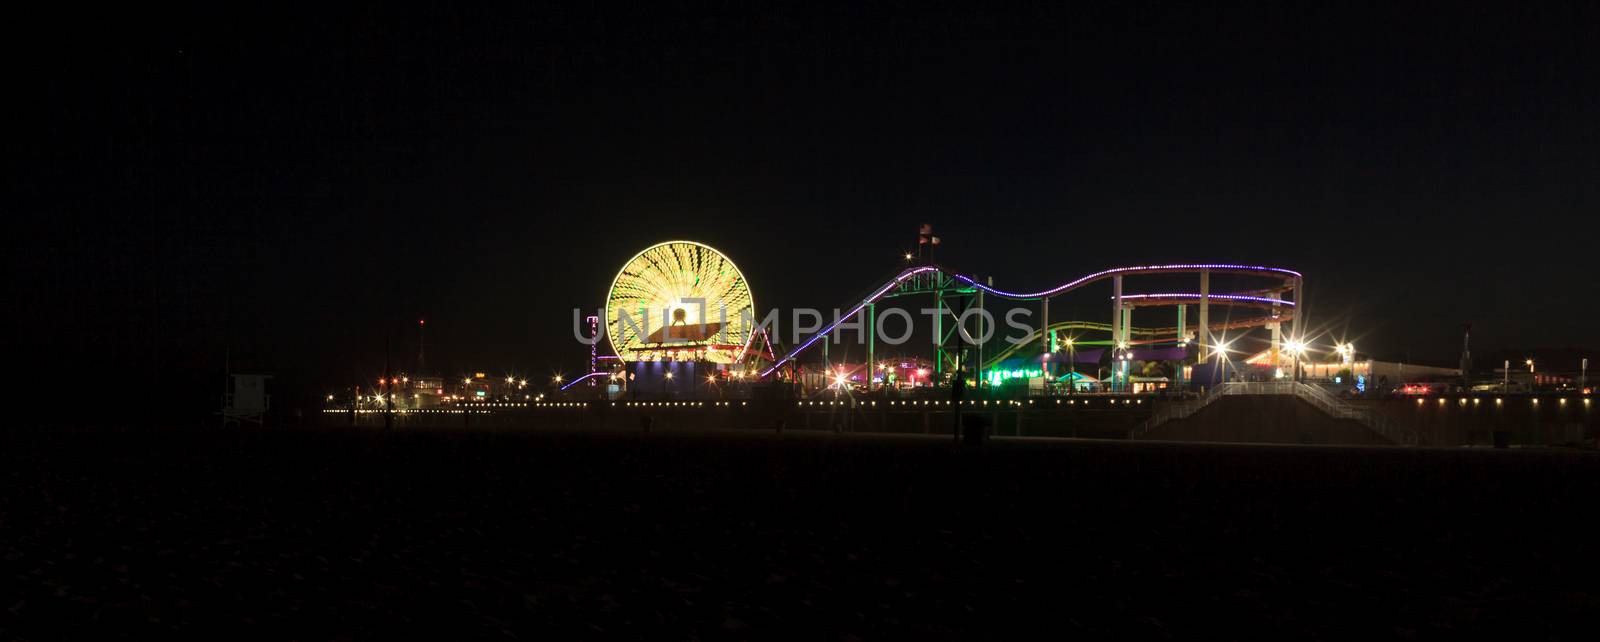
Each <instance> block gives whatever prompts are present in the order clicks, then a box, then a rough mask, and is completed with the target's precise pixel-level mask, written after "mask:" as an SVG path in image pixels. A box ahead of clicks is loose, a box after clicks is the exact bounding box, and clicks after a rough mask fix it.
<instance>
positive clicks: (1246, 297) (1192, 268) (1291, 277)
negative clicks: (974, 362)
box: [761, 263, 1301, 377]
mask: <svg viewBox="0 0 1600 642" xmlns="http://www.w3.org/2000/svg"><path fill="white" fill-rule="evenodd" d="M935 272H943V273H945V274H949V275H950V276H951V278H953V279H955V280H957V281H960V282H962V283H964V284H966V286H967V287H971V288H975V289H978V290H982V291H983V292H985V293H987V294H990V295H993V296H998V297H1001V298H1004V299H1009V300H1013V301H1037V300H1040V299H1045V298H1049V297H1054V296H1057V295H1061V294H1065V293H1067V292H1071V291H1073V290H1076V289H1078V288H1081V287H1083V286H1086V285H1089V284H1091V283H1095V282H1098V281H1102V280H1105V279H1110V278H1114V277H1119V276H1134V275H1151V274H1197V273H1200V272H1210V273H1213V274H1243V275H1250V276H1266V277H1275V278H1278V279H1282V280H1283V285H1282V286H1280V287H1278V288H1273V289H1270V290H1263V291H1261V292H1265V293H1277V292H1281V291H1283V290H1287V289H1291V288H1292V287H1293V285H1292V284H1294V283H1296V282H1298V281H1299V279H1300V278H1301V275H1300V273H1299V272H1296V271H1294V270H1289V269H1284V268H1276V267H1265V266H1255V265H1232V264H1226V263H1179V264H1169V265H1142V266H1130V267H1119V268H1111V269H1109V270H1101V271H1099V272H1095V273H1093V274H1087V275H1084V276H1081V277H1078V278H1076V279H1073V280H1071V281H1068V282H1066V283H1062V284H1061V285H1058V286H1055V287H1053V288H1049V289H1045V290H1039V291H1037V292H1010V291H1006V290H1001V289H998V288H995V287H993V286H990V285H988V284H986V283H984V282H983V281H982V280H980V279H978V277H974V276H967V275H964V274H958V273H955V272H949V271H947V270H944V269H942V268H940V267H939V266H937V265H919V266H915V267H910V268H907V269H905V270H903V271H901V272H900V273H899V274H897V275H895V276H894V278H892V279H889V281H888V282H886V283H884V284H883V285H882V286H880V287H878V288H877V289H874V290H872V291H871V293H870V294H868V295H867V296H866V297H865V298H863V299H862V300H861V302H860V303H857V304H856V305H855V306H854V307H852V308H850V311H849V312H848V313H846V314H843V315H841V316H840V317H839V318H838V320H836V321H834V322H833V323H831V324H828V325H826V326H823V328H822V329H821V330H820V331H818V332H817V333H816V334H813V335H812V336H811V338H809V339H806V340H805V341H803V342H801V343H800V344H799V345H797V346H795V347H794V349H792V350H790V351H789V352H788V353H786V354H784V355H783V357H782V358H780V359H778V360H777V361H776V362H774V363H773V364H772V365H771V366H769V367H767V369H766V370H763V371H761V376H762V377H766V376H768V375H770V374H772V373H773V372H775V371H777V370H778V368H780V367H782V366H783V364H785V363H788V362H790V361H793V360H794V359H795V357H797V356H799V355H800V353H802V352H805V351H806V350H807V349H808V348H810V347H811V346H812V344H815V343H816V342H817V341H818V340H820V339H822V338H823V337H826V336H829V335H830V334H832V333H833V331H834V330H835V329H837V328H838V327H839V326H840V325H841V324H844V323H847V322H849V320H850V319H854V318H855V317H856V315H857V314H860V313H861V311H862V310H863V309H865V308H866V307H867V306H868V305H871V304H873V303H875V302H877V301H878V300H879V299H882V298H883V297H884V296H885V295H888V294H889V293H890V292H892V291H893V290H894V289H895V287H896V286H898V285H900V284H901V283H903V282H905V281H906V280H907V279H910V278H912V277H915V276H917V275H919V274H929V273H935ZM1141 296H1142V297H1143V302H1142V303H1139V302H1136V301H1137V300H1138V299H1137V297H1141ZM1187 297H1193V298H1194V301H1196V302H1198V301H1199V295H1190V294H1156V295H1132V296H1131V297H1130V296H1126V295H1125V296H1124V297H1123V299H1124V301H1127V302H1129V303H1131V304H1134V305H1140V304H1143V305H1174V304H1175V303H1174V301H1179V300H1186V298H1187ZM1207 298H1209V299H1213V300H1215V301H1216V302H1217V303H1219V304H1223V305H1266V306H1271V305H1274V304H1276V305H1285V304H1287V305H1290V306H1292V305H1293V303H1291V302H1287V301H1283V300H1281V299H1276V298H1272V297H1270V296H1258V295H1256V294H1253V293H1252V294H1208V295H1207Z"/></svg>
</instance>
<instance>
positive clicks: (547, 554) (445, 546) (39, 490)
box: [0, 430, 1600, 640]
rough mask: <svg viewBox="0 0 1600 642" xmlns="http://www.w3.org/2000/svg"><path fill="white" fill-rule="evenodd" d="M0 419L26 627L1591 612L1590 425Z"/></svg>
mask: <svg viewBox="0 0 1600 642" xmlns="http://www.w3.org/2000/svg"><path fill="white" fill-rule="evenodd" d="M0 446H3V449H0V480H3V485H0V638H7V639H13V638H14V639H39V640H44V639H58V638H61V637H77V638H83V637H95V638H103V637H114V636H135V635H136V636H141V637H153V636H160V637H170V636H172V635H175V634H198V635H217V636H222V637H217V638H216V639H233V638H234V637H235V636H234V635H233V634H234V633H244V634H247V635H249V636H251V637H256V636H265V637H271V638H296V639H329V638H335V639H337V638H347V639H398V638H400V637H401V636H404V637H405V638H408V639H410V638H416V637H419V636H421V637H432V638H440V637H450V638H499V639H570V638H573V637H602V636H611V635H615V636H624V637H638V636H648V637H651V638H666V639H684V638H707V637H712V638H721V637H736V638H743V637H774V636H783V637H800V638H805V639H851V638H867V639H871V638H877V639H883V638H894V637H907V636H912V637H916V638H928V637H958V636H960V637H972V636H980V637H982V636H987V637H1014V636H1012V635H1011V634H1013V633H1017V632H1019V631H1022V630H1027V631H1035V632H1037V633H1038V634H1040V635H1041V636H1047V637H1058V636H1065V635H1075V634H1081V633H1089V634H1109V633H1126V634H1131V635H1138V636H1142V637H1151V636H1153V637H1166V636H1173V637H1191V636H1196V635H1210V636H1217V635H1220V636H1223V637H1256V636H1269V637H1273V638H1278V639H1306V638H1334V637H1341V638H1342V637H1350V636H1361V637H1373V636H1381V637H1387V636H1399V637H1432V636H1436V635H1440V634H1444V635H1458V634H1464V633H1469V632H1477V633H1486V634H1495V635H1500V636H1504V637H1505V638H1507V639H1510V638H1513V637H1515V638H1518V639H1527V638H1529V637H1538V638H1546V637H1561V638H1570V639H1592V638H1590V637H1589V636H1590V635H1591V634H1592V631H1593V630H1594V629H1595V627H1596V626H1597V625H1600V550H1597V546H1596V535H1597V533H1596V529H1595V527H1594V526H1592V525H1591V523H1593V522H1594V521H1596V520H1594V519H1593V517H1594V516H1595V515H1597V514H1600V458H1597V457H1595V456H1593V455H1591V454H1586V453H1568V452H1556V451H1524V452H1517V451H1511V452H1505V451H1501V452H1491V451H1460V450H1403V449H1392V448H1389V449H1385V448H1371V449H1362V448H1291V447H1250V446H1219V445H1195V444H1156V443H1111V442H1067V441H1041V440H1030V441H1011V442H1005V441H1001V442H996V443H994V444H991V446H990V447H988V448H986V449H985V450H984V451H983V452H981V453H972V452H962V451H959V450H957V449H955V448H954V447H953V446H952V445H951V444H950V443H949V442H947V441H945V440H942V439H929V438H920V437H919V438H911V437H898V438H891V437H859V436H845V437H836V436H822V435H796V434H789V435H783V436H781V437H780V436H773V435H766V434H736V433H706V434H653V435H634V434H611V435H588V434H581V433H540V432H520V433H506V432H501V433H486V432H476V433H460V432H455V433H449V432H428V433H409V434H384V433H382V432H380V431H331V432H320V433H319V432H272V431H264V432H263V431H255V432H252V431H245V432H240V431H218V430H204V431H170V432H161V433H157V434H140V433H131V432H121V433H97V432H84V431H79V432H56V433H44V432H32V431H24V432H19V433H13V434H9V435H5V436H3V437H0Z"/></svg>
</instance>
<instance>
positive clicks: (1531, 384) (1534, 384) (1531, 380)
mask: <svg viewBox="0 0 1600 642" xmlns="http://www.w3.org/2000/svg"><path fill="white" fill-rule="evenodd" d="M1527 364H1528V392H1533V391H1534V390H1535V389H1537V388H1538V387H1539V386H1538V382H1539V380H1538V378H1537V377H1534V376H1533V359H1532V358H1529V359H1528V360H1527Z"/></svg>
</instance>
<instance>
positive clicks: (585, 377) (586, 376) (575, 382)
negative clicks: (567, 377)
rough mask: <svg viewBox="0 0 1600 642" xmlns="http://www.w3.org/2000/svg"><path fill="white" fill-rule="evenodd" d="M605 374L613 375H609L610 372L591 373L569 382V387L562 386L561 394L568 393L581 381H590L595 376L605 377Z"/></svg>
mask: <svg viewBox="0 0 1600 642" xmlns="http://www.w3.org/2000/svg"><path fill="white" fill-rule="evenodd" d="M605 374H611V373H609V372H591V373H589V374H586V375H583V376H582V377H578V378H577V379H573V380H572V381H570V382H568V383H567V385H565V386H561V392H566V391H567V388H571V387H573V386H576V385H578V382H579V381H583V380H584V379H588V378H589V377H594V376H598V375H605Z"/></svg>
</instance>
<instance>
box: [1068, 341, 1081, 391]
mask: <svg viewBox="0 0 1600 642" xmlns="http://www.w3.org/2000/svg"><path fill="white" fill-rule="evenodd" d="M1067 372H1068V374H1067V394H1069V395H1070V394H1074V393H1076V392H1077V391H1078V353H1077V350H1076V349H1075V348H1074V347H1073V345H1072V337H1067Z"/></svg>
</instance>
